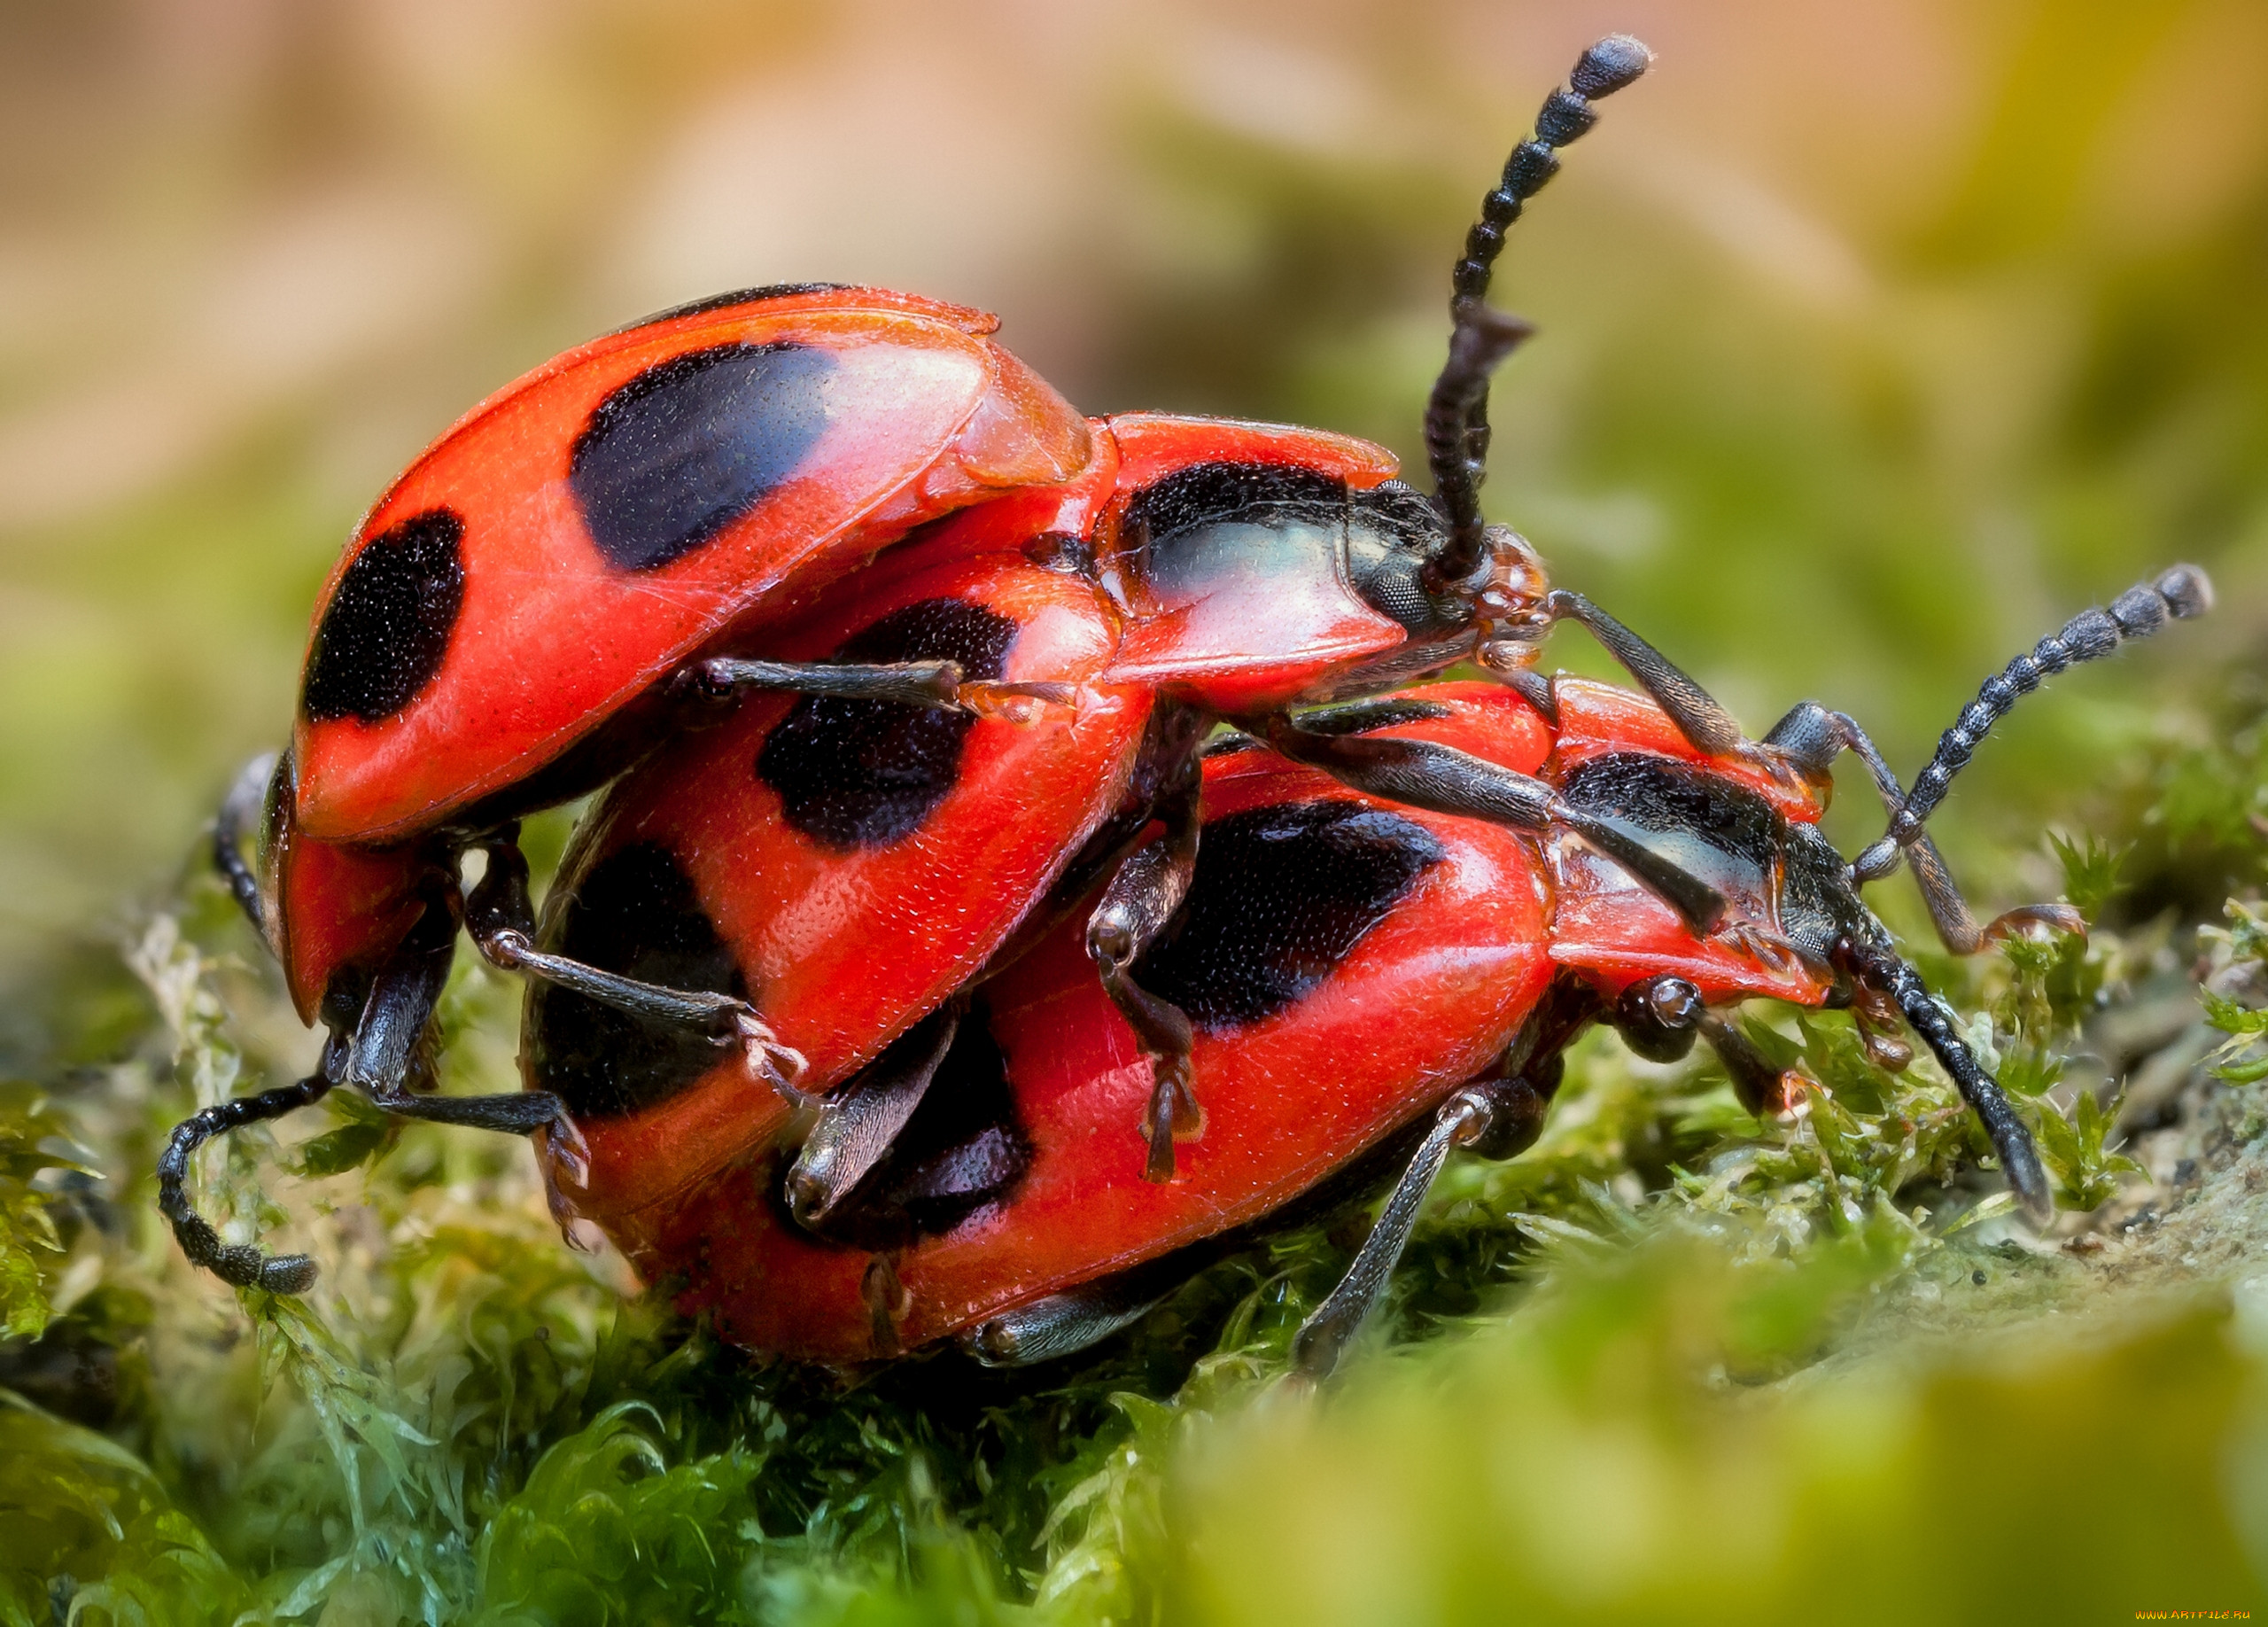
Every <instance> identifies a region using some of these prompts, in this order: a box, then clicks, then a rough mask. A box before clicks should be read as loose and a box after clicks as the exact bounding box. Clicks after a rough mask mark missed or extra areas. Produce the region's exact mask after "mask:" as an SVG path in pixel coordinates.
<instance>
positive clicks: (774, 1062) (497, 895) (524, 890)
mask: <svg viewBox="0 0 2268 1627" xmlns="http://www.w3.org/2000/svg"><path fill="white" fill-rule="evenodd" d="M518 836H519V827H518V826H517V825H507V826H504V827H502V828H501V829H498V830H496V831H493V832H492V833H491V834H490V835H489V836H488V837H485V839H484V840H483V841H482V842H481V843H480V844H479V845H480V847H481V850H482V851H483V852H485V853H486V854H487V857H488V868H487V872H486V873H485V875H483V876H481V878H480V880H479V881H478V883H477V884H475V885H474V887H473V889H472V891H471V892H470V894H468V895H467V896H466V899H465V902H464V924H465V930H466V931H467V932H468V933H470V935H471V938H472V943H473V947H474V948H476V949H478V950H479V951H480V954H481V958H482V959H483V960H485V961H487V962H488V963H489V964H490V965H491V966H493V967H495V968H497V969H499V970H501V971H511V972H521V973H524V974H525V975H527V976H528V977H536V978H540V980H542V981H543V982H546V983H549V984H554V985H557V986H558V987H560V988H563V989H566V990H568V991H570V992H571V993H576V994H580V995H583V996H584V997H586V999H590V1000H597V1001H599V1002H601V1003H602V1004H603V1005H609V1006H612V1007H614V1008H617V1010H622V1011H627V1012H630V1013H631V1014H632V1015H633V1016H641V1017H647V1018H650V1019H651V1020H653V1021H655V1022H657V1023H672V1024H680V1025H681V1026H684V1027H687V1028H692V1029H695V1030H698V1031H700V1032H703V1033H705V1034H708V1035H710V1036H711V1038H713V1039H716V1040H717V1041H718V1043H719V1044H737V1045H740V1046H742V1047H745V1048H746V1050H747V1054H748V1066H749V1071H750V1072H751V1073H753V1074H755V1075H757V1077H758V1078H763V1079H764V1080H765V1081H766V1082H767V1083H769V1084H770V1085H771V1086H772V1087H773V1089H774V1090H776V1091H778V1092H779V1093H780V1094H781V1095H782V1096H783V1097H785V1098H787V1100H788V1103H789V1104H790V1105H791V1106H795V1107H802V1106H804V1105H805V1103H806V1098H805V1097H804V1094H803V1093H802V1092H801V1091H800V1090H798V1089H796V1080H797V1079H799V1078H802V1077H803V1074H804V1057H803V1054H802V1053H801V1052H799V1051H796V1049H794V1048H793V1047H789V1046H786V1045H782V1044H781V1043H780V1037H779V1036H778V1035H777V1034H776V1033H774V1032H773V1030H772V1028H771V1027H770V1025H768V1024H765V1022H764V1021H763V1019H761V1018H760V1017H758V1016H757V1014H756V1008H755V1007H753V1006H751V1005H750V1004H749V1003H748V1001H746V1000H742V999H740V998H739V997H737V996H736V995H732V994H723V993H716V992H714V991H712V990H708V989H672V988H667V987H664V986H663V985H660V984H656V983H641V982H640V981H638V980H637V979H636V978H634V977H621V976H619V975H618V974H617V973H614V972H609V971H601V970H600V969H598V968H596V967H594V966H586V965H585V964H583V963H582V962H581V961H571V960H568V959H566V958H565V957H564V956H562V955H555V954H545V953H543V952H542V951H541V950H539V949H537V948H536V947H535V909H534V907H533V905H532V903H531V902H530V900H529V898H528V861H527V858H526V856H525V855H524V854H523V853H522V852H520V848H519V842H518Z"/></svg>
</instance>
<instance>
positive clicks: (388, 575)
mask: <svg viewBox="0 0 2268 1627" xmlns="http://www.w3.org/2000/svg"><path fill="white" fill-rule="evenodd" d="M463 543H464V520H463V519H462V518H461V517H460V516H459V515H458V514H457V513H456V511H455V510H452V509H428V510H425V511H424V512H423V513H422V514H413V515H411V516H410V517H409V518H408V519H406V520H403V521H402V522H400V524H399V525H393V526H391V527H389V528H388V529H387V530H385V531H383V532H381V533H378V534H377V536H375V537H372V538H371V539H370V540H369V541H368V542H366V543H364V544H363V546H362V551H361V553H359V554H357V555H355V556H354V557H353V560H352V561H351V562H349V564H347V567H346V572H345V573H344V574H343V575H342V576H340V577H339V579H338V592H336V593H334V594H332V595H331V597H330V604H328V605H327V606H325V607H324V610H323V613H322V623H321V625H319V626H318V627H316V628H315V643H314V646H313V648H312V649H311V650H309V651H308V653H307V680H306V683H305V686H304V688H303V689H302V690H301V692H300V705H301V706H302V707H304V708H305V710H306V712H307V716H308V718H309V719H310V720H313V721H315V722H317V723H325V722H330V721H332V720H336V719H339V718H356V719H359V720H361V721H362V722H365V723H377V722H381V721H383V720H385V719H387V718H390V717H392V716H393V715H394V714H395V713H396V712H400V710H401V709H402V708H403V707H404V706H407V705H409V703H410V702H411V701H413V700H415V699H416V698H417V697H418V695H419V694H421V693H422V692H423V690H424V689H425V686H426V685H427V684H429V683H431V682H432V681H433V674H434V673H437V672H439V670H440V667H441V661H442V658H444V657H445V656H447V654H448V650H449V637H450V634H453V633H454V631H455V630H456V625H457V615H458V613H459V612H460V611H462V610H463V609H464V552H463Z"/></svg>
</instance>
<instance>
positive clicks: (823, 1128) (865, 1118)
mask: <svg viewBox="0 0 2268 1627" xmlns="http://www.w3.org/2000/svg"><path fill="white" fill-rule="evenodd" d="M959 1028H960V1006H959V1002H958V1001H956V1002H953V1003H951V1004H948V1005H946V1006H944V1007H943V1008H940V1009H939V1010H937V1011H935V1012H933V1013H931V1014H930V1015H929V1016H927V1017H924V1018H923V1019H922V1020H921V1021H920V1022H919V1023H917V1024H914V1025H913V1027H912V1028H910V1029H908V1030H906V1031H905V1033H903V1034H901V1035H899V1036H898V1037H897V1039H895V1040H893V1041H892V1042H891V1043H890V1045H889V1047H888V1048H887V1049H885V1050H884V1051H883V1052H882V1055H880V1056H877V1057H876V1058H875V1059H874V1061H873V1062H871V1063H867V1064H866V1067H865V1068H864V1069H862V1070H860V1071H859V1073H858V1076H857V1077H856V1078H852V1079H850V1081H849V1082H847V1083H846V1084H844V1085H843V1086H842V1087H841V1088H840V1089H838V1090H835V1091H831V1092H829V1093H828V1094H827V1095H826V1096H824V1097H823V1098H820V1101H819V1123H818V1125H816V1126H815V1127H814V1128H813V1129H812V1133H811V1135H810V1137H809V1139H808V1140H805V1141H804V1147H803V1150H802V1151H801V1152H800V1153H798V1154H797V1155H796V1162H795V1164H794V1165H793V1166H792V1167H791V1168H790V1169H789V1170H788V1177H787V1195H788V1212H789V1213H790V1214H792V1215H793V1216H794V1217H795V1218H796V1222H797V1223H798V1224H799V1225H802V1226H806V1227H809V1228H812V1229H813V1230H817V1229H818V1228H819V1226H821V1225H822V1224H823V1223H824V1222H825V1221H826V1219H827V1215H828V1214H829V1213H830V1212H831V1211H833V1210H834V1208H835V1205H836V1204H837V1203H841V1202H842V1201H843V1199H844V1198H845V1197H847V1196H848V1195H850V1192H851V1190H852V1189H853V1188H854V1187H857V1186H858V1183H859V1182H860V1181H861V1180H864V1179H866V1175H867V1174H868V1172H871V1171H872V1170H873V1169H874V1165H875V1164H879V1163H880V1162H882V1158H883V1157H884V1156H887V1155H888V1154H889V1149H890V1143H891V1142H892V1141H894V1140H896V1139H897V1133H898V1132H899V1131H900V1130H903V1129H904V1128H905V1121H906V1120H907V1119H909V1118H911V1117H913V1109H915V1108H917V1107H919V1106H920V1105H921V1098H922V1096H923V1094H925V1093H926V1092H927V1091H928V1088H929V1081H930V1080H931V1079H932V1078H936V1072H937V1064H938V1063H942V1062H944V1059H945V1053H946V1052H947V1051H948V1050H950V1049H951V1048H952V1043H953V1036H954V1035H955V1034H956V1033H957V1032H959Z"/></svg>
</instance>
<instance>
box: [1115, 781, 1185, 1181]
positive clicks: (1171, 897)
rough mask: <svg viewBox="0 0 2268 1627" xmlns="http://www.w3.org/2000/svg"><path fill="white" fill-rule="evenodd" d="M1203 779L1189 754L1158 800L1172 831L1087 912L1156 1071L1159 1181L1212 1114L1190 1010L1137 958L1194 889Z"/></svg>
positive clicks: (1150, 1134)
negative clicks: (1165, 996) (1194, 1080)
mask: <svg viewBox="0 0 2268 1627" xmlns="http://www.w3.org/2000/svg"><path fill="white" fill-rule="evenodd" d="M1201 784H1202V781H1201V779H1200V775H1199V773H1198V767H1197V759H1195V758H1194V757H1191V758H1188V759H1184V762H1183V763H1182V764H1181V765H1180V766H1179V767H1178V769H1177V771H1176V773H1175V775H1174V776H1173V778H1172V779H1171V780H1169V782H1167V784H1166V786H1165V787H1164V789H1163V790H1162V792H1161V795H1160V797H1159V799H1158V806H1157V808H1156V810H1155V812H1156V814H1157V817H1158V818H1159V819H1160V820H1161V821H1164V824H1165V833H1164V834H1163V835H1161V836H1160V837H1157V838H1156V839H1154V840H1153V841H1150V842H1146V843H1144V844H1143V845H1141V846H1140V847H1138V848H1136V849H1135V850H1134V851H1133V852H1131V853H1130V854H1128V855H1127V857H1126V859H1125V860H1124V862H1122V864H1120V865H1119V867H1118V871H1117V874H1115V876H1112V877H1111V878H1110V884H1109V885H1108V886H1107V887H1105V888H1104V889H1103V894H1102V901H1101V902H1100V903H1099V904H1097V905H1096V906H1095V911H1094V914H1093V915H1091V916H1089V917H1088V918H1087V953H1088V954H1090V955H1091V956H1092V957H1093V958H1094V962H1095V969H1096V970H1097V971H1099V973H1100V974H1101V976H1102V986H1103V991H1104V993H1107V994H1108V995H1109V996H1110V998H1111V1003H1112V1004H1114V1005H1115V1006H1116V1007H1117V1008H1118V1009H1119V1014H1120V1015H1121V1016H1123V1017H1125V1019H1126V1021H1127V1024H1128V1025H1129V1026H1130V1027H1131V1028H1132V1029H1133V1030H1134V1033H1135V1037H1136V1038H1137V1039H1140V1040H1141V1042H1142V1048H1143V1050H1144V1051H1146V1052H1147V1053H1148V1054H1149V1055H1150V1058H1151V1061H1152V1064H1153V1067H1154V1069H1155V1083H1154V1084H1153V1086H1152V1087H1151V1091H1150V1105H1149V1109H1148V1111H1147V1112H1146V1114H1145V1115H1144V1117H1143V1122H1142V1132H1143V1133H1144V1135H1145V1136H1146V1137H1147V1138H1148V1140H1149V1143H1150V1156H1149V1162H1148V1164H1146V1166H1145V1168H1144V1171H1143V1173H1144V1175H1145V1176H1146V1178H1147V1179H1151V1180H1157V1181H1164V1180H1171V1179H1173V1171H1174V1156H1173V1146H1174V1142H1175V1141H1177V1140H1194V1139H1195V1138H1196V1137H1197V1136H1199V1135H1201V1134H1202V1133H1204V1129H1205V1115H1204V1110H1203V1109H1201V1108H1200V1107H1199V1105H1198V1102H1197V1096H1196V1093H1195V1092H1194V1091H1193V1090H1192V1088H1191V1086H1190V1079H1189V1055H1190V1050H1191V1047H1192V1045H1193V1044H1194V1043H1195V1035H1194V1033H1193V1031H1192V1030H1191V1028H1190V1025H1189V1017H1188V1015H1187V1014H1186V1013H1185V1012H1184V1011H1183V1010H1182V1008H1180V1007H1178V1006H1177V1005H1174V1004H1173V1003H1172V1002H1170V1001H1169V1000H1161V999H1159V998H1158V997H1157V996H1156V995H1154V994H1153V993H1150V992H1149V991H1148V990H1147V989H1145V988H1144V987H1142V986H1141V985H1139V984H1138V983H1137V982H1135V980H1134V962H1135V961H1137V960H1138V959H1140V958H1141V954H1142V951H1143V950H1144V949H1146V948H1147V947H1148V946H1149V945H1150V942H1151V940H1152V939H1153V938H1156V937H1157V935H1158V934H1159V933H1160V932H1161V931H1162V930H1164V929H1165V925H1166V922H1169V921H1170V920H1171V919H1172V918H1173V915H1174V912H1175V911H1176V910H1177V909H1179V908H1180V907H1181V901H1182V899H1184V898H1186V897H1187V896H1188V894H1189V879H1190V877H1191V876H1192V875H1193V874H1194V873H1195V871H1196V868H1197V842H1198V833H1199V831H1200V829H1201V826H1202V821H1201V819H1200V815H1199V813H1198V791H1199V789H1200V785H1201Z"/></svg>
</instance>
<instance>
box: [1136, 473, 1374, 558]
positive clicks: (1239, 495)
mask: <svg viewBox="0 0 2268 1627" xmlns="http://www.w3.org/2000/svg"><path fill="white" fill-rule="evenodd" d="M1346 507H1347V483H1346V482H1345V481H1344V480H1341V479H1338V478H1336V477H1335V476H1332V475H1327V474H1324V473H1322V472H1320V471H1317V470H1313V469H1305V468H1301V466H1299V465H1298V464H1295V463H1197V464H1193V465H1192V466H1191V467H1190V468H1187V469H1179V470H1176V471H1174V472H1173V473H1171V474H1169V475H1168V476H1166V477H1165V478H1164V479H1161V480H1159V481H1156V482H1154V483H1153V484H1152V485H1149V486H1146V487H1143V488H1142V489H1141V490H1140V491H1139V492H1137V493H1136V494H1134V497H1133V499H1132V501H1130V502H1128V503H1127V505H1126V514H1125V518H1122V520H1121V521H1120V522H1119V525H1120V529H1121V531H1122V533H1123V534H1124V536H1125V538H1126V540H1127V541H1128V542H1129V543H1130V545H1132V546H1134V547H1137V548H1139V547H1144V546H1146V545H1156V544H1159V543H1168V542H1170V541H1171V540H1172V539H1174V538H1176V537H1178V536H1181V535H1184V533H1188V532H1192V531H1194V530H1197V529H1198V528H1199V527H1200V526H1204V525H1219V524H1222V523H1223V522H1236V523H1239V524H1252V525H1259V524H1266V523H1269V522H1270V521H1278V522H1280V521H1285V520H1294V519H1296V520H1307V521H1317V520H1325V521H1327V520H1329V519H1332V518H1335V517H1336V516H1338V515H1340V514H1341V513H1343V512H1344V511H1345V510H1346Z"/></svg>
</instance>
